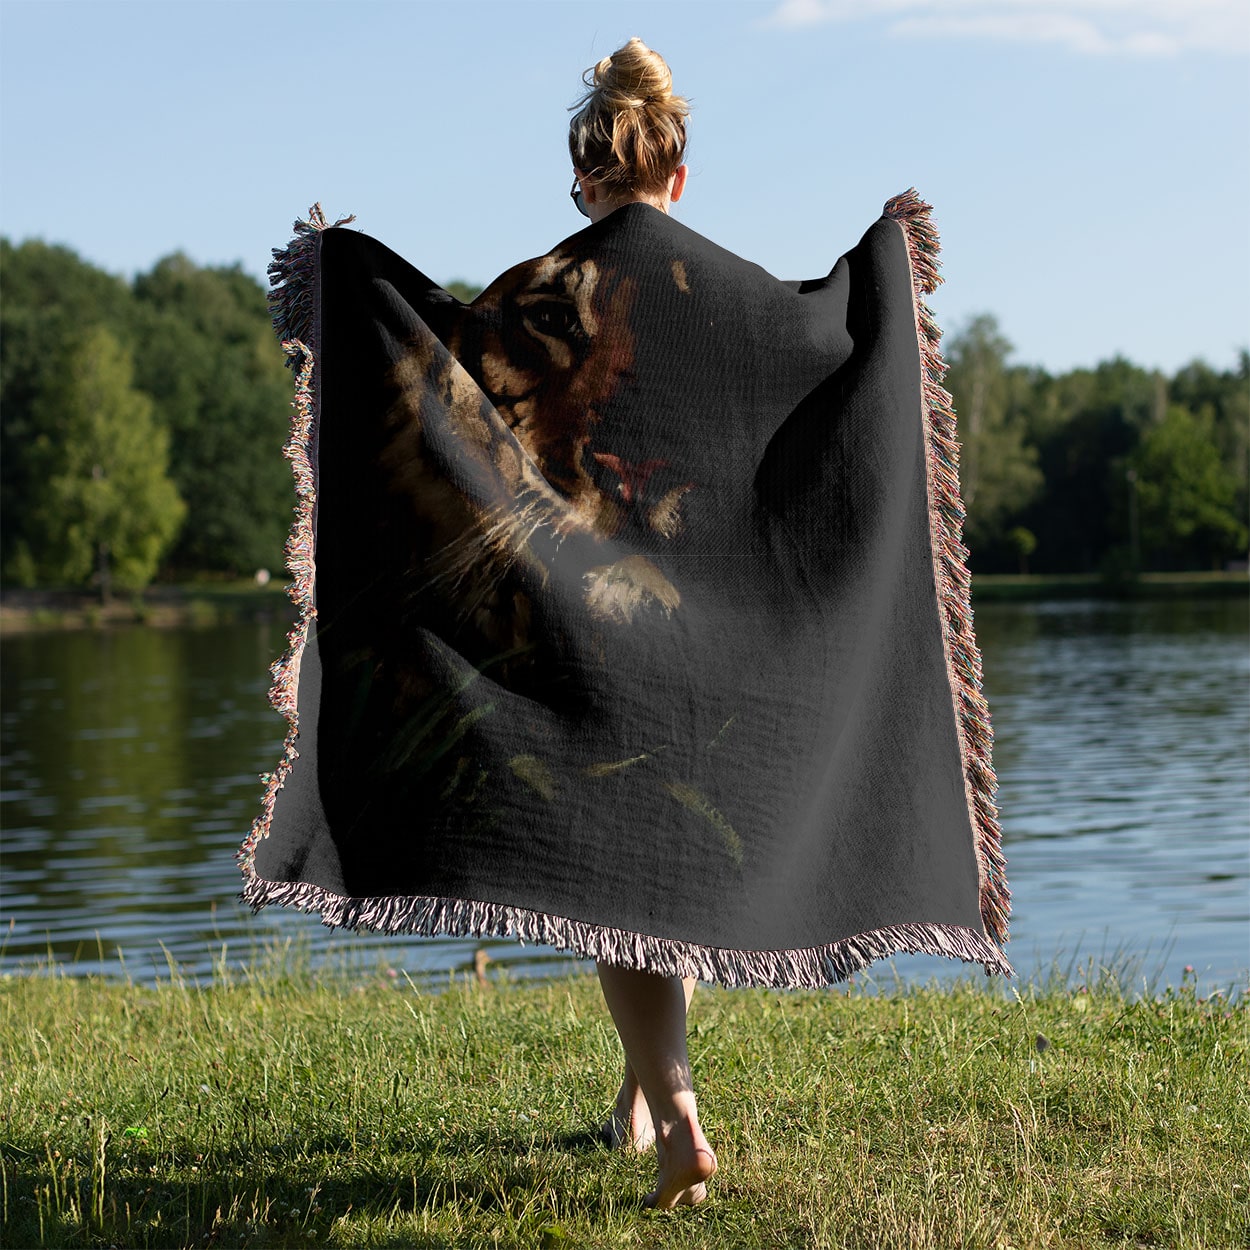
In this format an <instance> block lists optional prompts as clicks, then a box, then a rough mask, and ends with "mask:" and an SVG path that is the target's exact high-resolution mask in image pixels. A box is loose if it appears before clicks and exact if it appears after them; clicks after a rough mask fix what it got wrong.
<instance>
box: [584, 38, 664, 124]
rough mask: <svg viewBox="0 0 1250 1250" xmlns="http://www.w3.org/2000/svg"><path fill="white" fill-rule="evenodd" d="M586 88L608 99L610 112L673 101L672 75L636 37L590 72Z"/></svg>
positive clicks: (654, 53)
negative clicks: (610, 107)
mask: <svg viewBox="0 0 1250 1250" xmlns="http://www.w3.org/2000/svg"><path fill="white" fill-rule="evenodd" d="M591 73H592V74H593V77H592V78H591V79H590V81H589V82H587V83H586V85H587V86H588V87H591V88H593V89H594V90H597V91H601V92H603V93H604V94H605V95H607V96H608V97H609V99H608V101H607V102H608V103H610V105H611V106H612V107H613V108H617V109H621V108H642V107H644V106H645V105H648V104H667V103H668V102H669V101H670V100H671V99H672V98H673V75H672V72H671V71H670V70H669V68H668V65H667V63H666V62H665V60H664V58H663V57H662V56H661V55H660V54H659V53H658V52H652V51H651V49H650V48H648V47H647V45H646V44H645V43H643V41H642V40H641V39H639V38H638V36H637V35H635V36H634V38H632V39H631V40H630V41H629V42H628V43H627V44H626V45H625V46H624V47H623V48H618V49H617V50H616V51H615V52H613V53H612V55H611V56H605V57H604V58H603V60H602V61H600V62H599V63H598V64H597V65H596V66H595V67H594V69H593V70H592V71H591Z"/></svg>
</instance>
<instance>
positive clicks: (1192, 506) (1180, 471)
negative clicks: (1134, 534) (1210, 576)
mask: <svg viewBox="0 0 1250 1250" xmlns="http://www.w3.org/2000/svg"><path fill="white" fill-rule="evenodd" d="M1212 424H1213V422H1212V419H1211V417H1210V415H1209V414H1207V415H1205V416H1203V415H1198V416H1195V415H1194V414H1193V413H1191V412H1189V411H1188V410H1187V409H1185V408H1182V407H1180V406H1179V405H1176V404H1173V405H1171V406H1169V408H1168V409H1167V412H1166V414H1165V416H1164V418H1163V420H1162V421H1161V422H1159V423H1158V424H1157V425H1154V426H1152V427H1151V428H1150V429H1149V430H1147V432H1146V434H1145V436H1144V437H1143V438H1142V441H1141V443H1140V444H1139V446H1138V447H1137V448H1136V449H1135V451H1134V452H1133V454H1132V455H1131V456H1130V457H1129V461H1130V464H1131V467H1132V468H1133V470H1135V471H1136V474H1137V481H1136V486H1137V499H1138V510H1139V517H1140V526H1141V543H1142V547H1143V548H1144V549H1145V550H1146V551H1152V550H1153V551H1155V552H1158V553H1160V554H1161V555H1162V556H1163V557H1164V558H1165V559H1166V560H1167V561H1168V562H1169V563H1172V564H1175V565H1180V566H1181V567H1184V566H1185V565H1190V564H1194V563H1199V564H1204V565H1206V566H1208V567H1212V566H1213V567H1216V568H1218V567H1220V565H1221V564H1222V562H1223V560H1224V559H1226V558H1227V557H1229V556H1231V555H1234V554H1240V553H1241V552H1242V551H1243V550H1244V548H1245V545H1246V540H1247V537H1248V534H1247V528H1246V526H1245V525H1244V524H1243V523H1242V520H1241V518H1240V517H1239V516H1238V515H1237V512H1236V511H1235V507H1236V500H1237V478H1236V475H1235V473H1234V471H1233V470H1232V469H1230V467H1229V466H1228V464H1227V463H1226V462H1225V460H1224V459H1223V457H1222V455H1221V453H1220V448H1219V447H1218V446H1217V445H1216V443H1215V440H1214V438H1213V435H1212Z"/></svg>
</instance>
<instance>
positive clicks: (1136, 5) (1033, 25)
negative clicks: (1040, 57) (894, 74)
mask: <svg viewBox="0 0 1250 1250" xmlns="http://www.w3.org/2000/svg"><path fill="white" fill-rule="evenodd" d="M852 21H854V22H870V21H871V22H881V23H884V25H885V29H886V32H887V33H888V34H890V35H897V36H900V37H903V38H924V39H941V38H963V39H992V40H998V41H1009V42H1014V43H1031V44H1054V45H1058V46H1060V47H1063V48H1066V49H1067V50H1068V51H1071V52H1076V53H1080V54H1083V55H1086V56H1132V57H1166V56H1176V55H1178V54H1180V53H1182V52H1189V51H1207V52H1225V53H1240V54H1244V53H1247V52H1250V4H1248V3H1247V0H782V2H781V4H780V5H778V7H777V8H776V9H775V10H774V11H773V13H772V15H771V17H770V18H769V24H770V25H776V26H786V27H791V28H794V27H807V26H815V25H818V24H822V23H825V22H852Z"/></svg>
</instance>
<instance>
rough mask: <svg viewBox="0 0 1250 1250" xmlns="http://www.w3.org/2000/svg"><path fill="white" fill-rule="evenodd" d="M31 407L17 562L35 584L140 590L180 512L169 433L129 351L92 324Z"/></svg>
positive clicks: (103, 593) (178, 521)
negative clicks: (30, 476) (30, 470)
mask: <svg viewBox="0 0 1250 1250" xmlns="http://www.w3.org/2000/svg"><path fill="white" fill-rule="evenodd" d="M57 365H58V367H57V368H56V369H55V370H53V371H49V373H48V374H47V375H46V376H45V379H44V383H43V385H42V386H41V388H40V390H39V393H38V394H37V395H36V397H35V401H34V404H33V406H32V411H33V418H34V423H35V426H36V428H37V429H38V431H39V432H38V434H37V435H36V437H35V439H34V443H33V445H32V447H31V449H30V462H31V464H32V466H34V467H35V468H36V469H37V478H36V484H35V486H34V487H33V488H32V491H31V495H32V498H31V499H30V505H31V507H30V516H29V520H28V524H27V526H26V536H25V538H24V540H23V541H24V544H25V546H24V551H23V553H22V558H21V561H20V563H22V564H23V565H24V566H25V567H26V568H27V569H28V570H29V571H30V573H32V574H33V575H34V576H36V577H38V578H39V579H40V580H45V581H53V582H71V583H75V584H85V583H87V582H89V581H91V580H92V579H93V578H95V579H98V584H99V588H100V593H101V596H102V597H103V598H104V599H106V600H107V599H108V597H109V595H110V594H111V591H112V588H113V586H114V585H116V586H118V587H121V588H124V589H128V590H139V589H142V587H144V586H145V585H147V583H148V582H149V581H150V580H151V579H152V576H153V575H154V574H155V572H156V568H157V564H158V563H159V561H160V558H161V555H162V553H163V552H164V551H165V549H166V548H167V547H168V545H169V543H170V541H171V540H172V539H173V537H174V535H175V534H176V533H177V532H178V527H179V525H181V523H182V519H183V515H184V513H185V511H186V509H185V505H184V504H183V502H182V500H181V499H180V498H179V497H178V492H177V490H176V489H175V488H174V485H173V483H172V482H171V481H170V480H169V478H168V477H167V476H166V469H167V466H168V453H169V439H168V435H167V434H166V433H165V431H164V430H163V429H161V428H160V426H159V425H157V423H156V422H155V421H154V420H153V415H152V401H151V400H150V399H149V398H148V397H147V396H146V395H144V394H142V393H141V392H140V391H137V390H135V388H134V386H133V385H132V383H133V374H134V366H133V362H132V361H131V357H130V353H129V352H128V351H127V350H126V349H125V348H124V347H123V346H122V345H121V344H120V343H118V341H117V339H116V338H115V337H114V335H113V334H112V333H110V332H109V331H108V330H106V329H104V328H103V327H100V326H97V327H95V328H93V329H89V330H87V331H86V332H85V333H83V334H82V336H81V337H80V339H79V340H78V342H77V343H74V344H72V345H70V346H68V347H67V348H66V350H65V351H64V353H63V355H62V356H61V359H60V360H59V361H58V362H57Z"/></svg>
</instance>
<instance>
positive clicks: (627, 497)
mask: <svg viewBox="0 0 1250 1250" xmlns="http://www.w3.org/2000/svg"><path fill="white" fill-rule="evenodd" d="M590 454H591V455H592V456H593V457H594V458H595V461H596V462H597V463H598V464H601V465H603V467H604V468H605V469H610V470H611V471H612V472H613V473H615V474H616V476H617V477H618V478H619V479H620V492H621V498H622V499H623V500H624V501H625V502H626V503H633V502H634V500H635V498H636V497H637V496H640V495H642V494H643V492H644V491H645V490H646V489H647V482H648V480H649V479H650V477H651V475H652V474H653V473H654V472H655V471H656V469H663V468H667V467H668V461H667V460H641V461H637V462H635V461H632V460H626V459H624V457H622V456H616V455H613V454H612V453H611V452H609V451H594V452H591V453H590Z"/></svg>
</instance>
